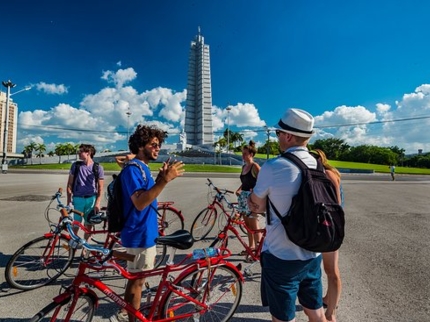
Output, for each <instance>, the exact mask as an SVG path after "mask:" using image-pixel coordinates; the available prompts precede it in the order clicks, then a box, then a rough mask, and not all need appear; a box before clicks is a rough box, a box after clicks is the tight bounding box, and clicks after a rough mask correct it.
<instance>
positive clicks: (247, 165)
mask: <svg viewBox="0 0 430 322" xmlns="http://www.w3.org/2000/svg"><path fill="white" fill-rule="evenodd" d="M256 153H257V149H256V148H255V142H254V141H252V140H251V141H249V144H248V145H245V146H243V148H242V160H243V162H244V165H243V167H242V172H241V174H240V182H241V185H240V187H239V188H238V189H237V190H236V195H237V197H238V198H237V201H238V204H239V211H240V212H241V214H242V215H243V219H244V221H245V224H246V225H247V226H248V228H249V229H251V230H257V229H259V225H258V214H256V213H253V212H251V211H250V210H249V208H248V202H247V201H248V196H249V195H250V194H251V192H252V189H253V188H254V186H255V183H256V182H257V176H258V172H260V165H259V164H258V163H256V162H254V156H255V154H256ZM260 239H261V233H255V234H253V233H248V241H249V247H250V248H251V249H256V248H257V244H258V243H259V242H260ZM241 255H246V252H245V251H244V252H242V253H241Z"/></svg>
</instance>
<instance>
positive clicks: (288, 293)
mask: <svg viewBox="0 0 430 322" xmlns="http://www.w3.org/2000/svg"><path fill="white" fill-rule="evenodd" d="M260 263H261V283H260V290H261V301H262V305H263V306H268V307H269V311H270V314H271V316H272V321H282V322H285V321H288V322H292V321H295V315H296V299H297V292H298V290H299V284H300V279H301V272H302V270H303V265H304V262H302V261H286V260H282V259H279V258H277V257H276V256H274V255H272V254H270V253H267V252H263V253H261V257H260Z"/></svg>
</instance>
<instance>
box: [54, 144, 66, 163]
mask: <svg viewBox="0 0 430 322" xmlns="http://www.w3.org/2000/svg"><path fill="white" fill-rule="evenodd" d="M54 152H55V154H56V155H58V163H61V156H62V155H65V154H66V149H65V148H64V144H61V143H58V144H56V145H55V150H54Z"/></svg>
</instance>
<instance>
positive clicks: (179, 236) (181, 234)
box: [155, 229, 194, 249]
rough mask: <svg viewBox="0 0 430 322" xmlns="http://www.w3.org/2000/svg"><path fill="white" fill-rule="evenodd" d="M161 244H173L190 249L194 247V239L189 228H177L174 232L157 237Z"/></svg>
mask: <svg viewBox="0 0 430 322" xmlns="http://www.w3.org/2000/svg"><path fill="white" fill-rule="evenodd" d="M155 242H156V243H157V244H159V245H166V246H172V247H174V248H177V249H189V248H191V247H193V244H194V239H193V236H191V234H190V232H189V231H187V230H183V229H181V230H177V231H175V232H174V233H173V234H170V235H166V236H160V237H158V238H156V239H155Z"/></svg>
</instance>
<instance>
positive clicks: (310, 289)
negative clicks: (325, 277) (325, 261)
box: [298, 256, 327, 322]
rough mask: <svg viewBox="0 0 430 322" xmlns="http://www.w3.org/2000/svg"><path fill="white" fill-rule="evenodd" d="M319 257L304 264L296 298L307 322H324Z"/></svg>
mask: <svg viewBox="0 0 430 322" xmlns="http://www.w3.org/2000/svg"><path fill="white" fill-rule="evenodd" d="M321 260H322V259H321V256H318V257H316V258H314V259H311V260H309V261H307V262H306V265H304V266H303V270H302V276H301V278H302V280H301V282H300V287H299V292H298V298H299V303H300V304H301V305H302V307H303V311H304V312H305V314H306V315H307V316H308V318H309V322H326V321H327V320H326V317H325V315H324V309H323V302H322V278H321Z"/></svg>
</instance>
